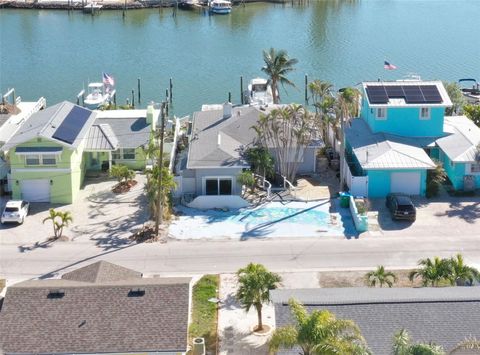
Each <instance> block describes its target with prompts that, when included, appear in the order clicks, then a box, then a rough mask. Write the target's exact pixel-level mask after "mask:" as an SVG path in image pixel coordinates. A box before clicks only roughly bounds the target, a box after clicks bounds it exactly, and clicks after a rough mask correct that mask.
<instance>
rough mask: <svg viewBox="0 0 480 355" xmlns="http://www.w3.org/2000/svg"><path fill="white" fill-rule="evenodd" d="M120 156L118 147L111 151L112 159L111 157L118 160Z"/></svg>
mask: <svg viewBox="0 0 480 355" xmlns="http://www.w3.org/2000/svg"><path fill="white" fill-rule="evenodd" d="M120 156H121V153H120V149H117V150H114V151H113V152H112V159H113V160H118V159H120Z"/></svg>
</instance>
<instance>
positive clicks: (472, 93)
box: [458, 79, 480, 104]
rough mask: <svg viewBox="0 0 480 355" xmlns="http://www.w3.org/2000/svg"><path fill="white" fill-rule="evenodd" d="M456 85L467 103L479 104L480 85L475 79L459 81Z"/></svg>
mask: <svg viewBox="0 0 480 355" xmlns="http://www.w3.org/2000/svg"><path fill="white" fill-rule="evenodd" d="M458 83H459V84H460V85H461V90H462V94H463V96H465V98H466V99H467V101H468V103H471V104H480V84H479V83H478V82H477V81H476V80H475V79H460V80H459V81H458Z"/></svg>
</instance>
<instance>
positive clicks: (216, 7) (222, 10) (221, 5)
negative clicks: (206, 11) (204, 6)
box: [208, 0, 232, 14]
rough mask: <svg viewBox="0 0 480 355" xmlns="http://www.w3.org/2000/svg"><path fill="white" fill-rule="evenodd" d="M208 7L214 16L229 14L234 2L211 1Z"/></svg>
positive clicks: (224, 0) (223, 0) (225, 0)
mask: <svg viewBox="0 0 480 355" xmlns="http://www.w3.org/2000/svg"><path fill="white" fill-rule="evenodd" d="M208 7H209V8H210V12H211V13H214V14H229V13H230V12H232V2H231V1H228V0H211V1H210V2H209V3H208Z"/></svg>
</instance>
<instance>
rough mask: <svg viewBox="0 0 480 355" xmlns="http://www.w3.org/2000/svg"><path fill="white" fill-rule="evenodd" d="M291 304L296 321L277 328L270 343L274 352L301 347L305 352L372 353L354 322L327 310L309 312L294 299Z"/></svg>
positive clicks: (326, 353)
mask: <svg viewBox="0 0 480 355" xmlns="http://www.w3.org/2000/svg"><path fill="white" fill-rule="evenodd" d="M289 305H290V309H291V311H292V315H293V318H294V319H295V322H296V324H295V325H289V326H285V327H281V328H277V329H276V330H275V331H274V333H273V334H272V338H271V339H270V342H269V348H270V351H272V352H277V351H278V350H279V349H281V348H284V349H292V348H293V347H295V346H298V347H300V348H301V349H302V352H301V353H300V354H303V355H312V354H322V355H333V354H352V355H354V354H357V355H361V354H370V352H369V350H368V348H367V345H366V343H365V340H364V339H363V337H362V335H361V334H360V329H359V328H358V326H357V325H356V324H355V323H354V322H353V321H351V320H346V319H337V318H336V317H335V315H334V314H333V313H330V312H329V311H327V310H322V311H313V312H312V313H310V314H308V312H307V310H306V309H305V307H304V306H303V305H301V304H300V303H298V302H297V301H295V300H293V299H291V300H290V301H289Z"/></svg>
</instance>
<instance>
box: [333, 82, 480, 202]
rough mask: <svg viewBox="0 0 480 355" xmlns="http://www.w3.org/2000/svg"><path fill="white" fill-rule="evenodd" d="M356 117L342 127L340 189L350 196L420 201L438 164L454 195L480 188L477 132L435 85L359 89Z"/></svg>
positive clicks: (373, 84)
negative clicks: (451, 110)
mask: <svg viewBox="0 0 480 355" xmlns="http://www.w3.org/2000/svg"><path fill="white" fill-rule="evenodd" d="M362 94H363V95H362V101H361V110H360V117H358V118H355V119H353V120H351V122H349V124H346V128H345V162H344V164H342V166H343V169H344V176H345V181H346V184H347V185H348V187H349V189H350V191H351V193H352V194H354V195H359V196H367V197H373V198H375V197H385V196H386V195H387V194H388V193H390V192H401V193H406V194H408V195H412V196H418V195H419V196H425V194H426V186H427V171H428V170H429V169H434V168H435V166H436V162H440V163H441V164H442V165H443V167H444V169H445V172H446V173H447V176H448V178H449V179H450V181H451V183H452V186H453V188H454V189H455V190H464V189H475V188H480V164H479V163H480V162H479V161H478V154H477V145H478V144H479V143H480V129H479V128H478V127H477V126H475V124H474V123H473V122H472V121H470V120H469V119H468V118H467V117H465V116H445V108H447V107H449V106H451V105H452V103H451V100H450V98H449V96H448V94H447V92H446V90H445V88H444V86H443V84H442V82H440V81H413V80H412V81H393V82H364V83H362Z"/></svg>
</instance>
